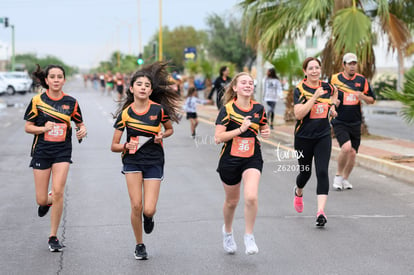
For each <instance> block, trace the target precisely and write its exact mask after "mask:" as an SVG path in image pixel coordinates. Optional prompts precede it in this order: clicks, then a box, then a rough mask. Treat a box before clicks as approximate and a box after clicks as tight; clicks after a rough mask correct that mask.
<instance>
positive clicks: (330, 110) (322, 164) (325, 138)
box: [293, 57, 337, 226]
mask: <svg viewBox="0 0 414 275" xmlns="http://www.w3.org/2000/svg"><path fill="white" fill-rule="evenodd" d="M302 68H303V72H304V73H305V79H304V80H302V81H301V82H300V83H299V84H298V85H297V86H296V88H295V90H294V92H293V101H294V113H295V117H296V119H297V122H296V127H295V144H294V147H295V150H296V152H297V154H296V155H297V156H298V163H299V165H298V166H297V167H298V169H297V170H298V172H299V175H298V176H297V177H296V185H295V188H294V193H295V196H294V201H293V204H294V208H295V210H296V211H297V212H298V213H302V211H303V188H304V187H305V185H306V183H307V182H308V181H309V179H310V177H311V174H312V161H313V160H314V162H315V170H316V179H317V187H316V195H317V214H316V226H324V225H325V224H326V222H327V218H326V215H325V206H326V202H327V200H328V193H329V175H328V167H329V160H330V157H331V148H332V138H331V135H330V133H331V126H330V123H329V120H330V117H335V116H336V115H337V114H336V111H335V105H334V104H333V102H336V98H337V91H336V89H335V88H334V87H332V85H330V84H329V83H327V82H323V81H321V80H320V76H321V62H320V61H319V59H317V58H314V57H308V58H306V59H305V61H304V62H303V65H302Z"/></svg>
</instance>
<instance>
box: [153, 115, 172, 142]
mask: <svg viewBox="0 0 414 275" xmlns="http://www.w3.org/2000/svg"><path fill="white" fill-rule="evenodd" d="M163 125H164V132H159V133H158V135H157V136H156V137H155V138H154V143H160V142H161V141H162V139H163V138H167V137H169V136H171V135H172V134H173V133H174V129H173V126H172V122H171V120H169V121H167V122H165V123H163Z"/></svg>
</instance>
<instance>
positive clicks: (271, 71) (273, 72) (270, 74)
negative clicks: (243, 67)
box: [267, 68, 279, 79]
mask: <svg viewBox="0 0 414 275" xmlns="http://www.w3.org/2000/svg"><path fill="white" fill-rule="evenodd" d="M267 76H268V77H269V78H276V79H279V77H277V74H276V70H275V68H270V69H269V70H268V71H267Z"/></svg>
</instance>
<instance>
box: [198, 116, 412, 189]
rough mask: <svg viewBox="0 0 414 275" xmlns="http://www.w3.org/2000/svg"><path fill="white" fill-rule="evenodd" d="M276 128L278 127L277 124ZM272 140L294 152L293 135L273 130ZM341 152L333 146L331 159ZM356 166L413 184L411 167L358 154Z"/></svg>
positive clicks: (334, 158)
mask: <svg viewBox="0 0 414 275" xmlns="http://www.w3.org/2000/svg"><path fill="white" fill-rule="evenodd" d="M198 115H199V117H200V118H204V119H205V120H207V121H209V122H213V123H214V121H215V120H214V119H215V118H211V117H210V116H208V115H205V114H203V112H198ZM275 127H277V124H276V126H275ZM270 140H272V141H276V142H283V143H286V144H289V145H288V146H287V147H289V148H290V149H292V150H293V146H292V144H293V136H292V135H291V134H287V133H284V132H278V131H277V130H272V133H271V137H270ZM264 142H266V141H264ZM340 151H341V149H340V148H338V147H336V146H332V153H331V158H332V159H333V160H335V161H337V158H338V154H339V152H340ZM355 164H356V165H357V166H360V167H364V168H367V169H370V170H372V171H375V172H378V173H380V174H382V175H386V176H390V177H393V178H396V179H398V180H401V181H404V182H408V183H413V182H412V181H410V180H411V179H413V178H414V168H411V167H407V166H404V165H401V164H398V163H394V162H391V161H388V160H384V159H379V158H375V157H371V156H369V155H364V154H361V153H358V154H357V156H356V159H355Z"/></svg>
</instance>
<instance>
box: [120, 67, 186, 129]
mask: <svg viewBox="0 0 414 275" xmlns="http://www.w3.org/2000/svg"><path fill="white" fill-rule="evenodd" d="M167 66H168V62H160V61H157V62H155V63H152V64H149V65H146V66H144V67H142V68H141V69H139V70H138V71H136V72H135V73H134V74H133V75H132V77H131V81H130V84H129V86H130V87H133V86H134V82H135V81H136V80H137V79H138V78H139V77H146V78H148V79H149V81H150V82H151V88H152V93H151V95H150V97H149V99H150V100H152V101H154V102H156V103H159V104H161V105H162V106H163V108H164V109H165V110H166V111H167V113H168V115H169V116H170V118H171V120H173V121H175V122H177V123H178V121H179V119H178V116H177V115H178V112H179V109H180V101H179V100H180V97H179V95H178V94H177V93H176V92H175V91H174V89H173V88H172V87H171V85H173V84H174V82H172V81H171V80H170V75H169V73H168V71H167ZM132 102H134V95H133V94H132V93H131V91H130V90H129V88H128V89H127V90H126V98H125V99H124V100H123V101H122V102H121V107H120V108H119V109H118V110H117V112H116V113H115V115H114V118H116V117H117V116H118V115H119V114H120V113H121V112H122V111H123V110H125V109H126V108H128V106H129V105H131V103H132Z"/></svg>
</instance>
